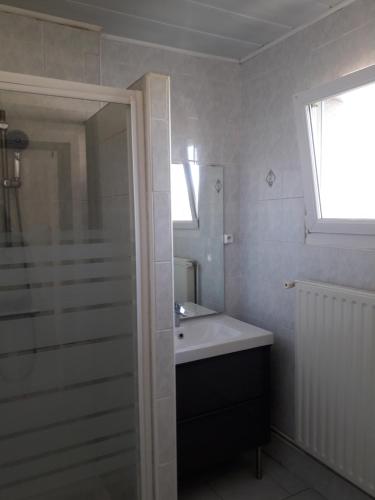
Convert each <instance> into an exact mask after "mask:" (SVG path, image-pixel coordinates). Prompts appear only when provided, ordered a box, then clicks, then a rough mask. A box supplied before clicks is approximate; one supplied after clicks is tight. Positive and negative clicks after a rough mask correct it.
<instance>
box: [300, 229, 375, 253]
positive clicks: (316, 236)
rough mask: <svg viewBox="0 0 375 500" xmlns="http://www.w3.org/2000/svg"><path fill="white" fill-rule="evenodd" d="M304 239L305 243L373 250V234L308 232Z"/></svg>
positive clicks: (374, 244)
mask: <svg viewBox="0 0 375 500" xmlns="http://www.w3.org/2000/svg"><path fill="white" fill-rule="evenodd" d="M305 241H306V244H307V245H316V246H327V247H334V248H347V249H351V250H365V251H375V236H365V235H359V234H327V233H308V234H307V235H306V240H305Z"/></svg>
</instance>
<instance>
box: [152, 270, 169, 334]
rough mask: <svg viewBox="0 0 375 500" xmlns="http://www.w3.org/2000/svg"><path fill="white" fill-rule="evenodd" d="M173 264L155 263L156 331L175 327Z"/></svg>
mask: <svg viewBox="0 0 375 500" xmlns="http://www.w3.org/2000/svg"><path fill="white" fill-rule="evenodd" d="M171 284H172V264H171V263H170V262H156V263H155V289H156V297H155V299H156V306H155V315H156V317H155V324H156V330H169V329H171V328H172V327H173V293H172V287H171Z"/></svg>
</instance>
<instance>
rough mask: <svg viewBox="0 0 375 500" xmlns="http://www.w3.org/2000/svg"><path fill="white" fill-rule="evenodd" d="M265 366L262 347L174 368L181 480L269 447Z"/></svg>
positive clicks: (266, 360) (266, 354) (267, 359)
mask: <svg viewBox="0 0 375 500" xmlns="http://www.w3.org/2000/svg"><path fill="white" fill-rule="evenodd" d="M269 362H270V346H264V347H258V348H254V349H249V350H245V351H239V352H234V353H230V354H225V355H222V356H217V357H212V358H207V359H201V360H198V361H192V362H188V363H184V364H179V365H177V367H176V383H177V446H178V471H179V476H180V477H182V476H185V475H188V474H189V473H193V472H197V471H199V470H202V469H205V468H208V467H210V466H212V465H215V464H218V463H220V462H225V461H229V460H231V459H233V458H234V457H236V456H237V455H238V454H239V453H240V452H242V451H245V450H249V449H251V448H256V447H259V446H262V445H263V444H265V443H267V441H268V440H269V435H270V404H269V386H270V383H269Z"/></svg>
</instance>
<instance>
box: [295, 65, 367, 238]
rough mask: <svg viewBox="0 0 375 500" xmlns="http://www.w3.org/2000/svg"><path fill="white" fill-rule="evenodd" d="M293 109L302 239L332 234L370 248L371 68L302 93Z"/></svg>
mask: <svg viewBox="0 0 375 500" xmlns="http://www.w3.org/2000/svg"><path fill="white" fill-rule="evenodd" d="M295 105H296V108H295V109H296V117H297V126H298V132H299V142H300V150H301V155H302V158H301V159H302V168H303V179H304V190H305V203H306V227H307V241H309V240H310V241H311V242H312V243H314V242H318V241H320V242H322V243H324V241H327V242H328V241H330V242H333V239H332V238H330V239H327V235H337V236H335V238H334V239H335V240H336V243H337V242H339V240H340V239H341V241H342V242H344V243H345V246H353V242H354V246H363V245H364V246H366V247H371V248H374V247H375V127H374V123H375V119H374V117H375V67H371V68H367V69H365V70H362V71H358V72H356V73H352V74H350V75H347V76H345V77H342V78H340V79H339V80H336V81H335V82H331V83H329V84H326V85H324V86H322V87H319V88H317V89H313V90H310V91H307V92H304V93H301V94H299V95H297V96H295ZM319 235H321V236H319ZM354 235H356V236H355V240H356V241H354V238H353V236H354Z"/></svg>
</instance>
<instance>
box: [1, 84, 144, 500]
mask: <svg viewBox="0 0 375 500" xmlns="http://www.w3.org/2000/svg"><path fill="white" fill-rule="evenodd" d="M24 78H25V77H23V78H20V77H19V78H18V83H17V82H15V83H14V82H10V81H5V82H4V79H2V80H1V81H2V83H0V182H1V186H0V277H1V280H0V499H1V500H5V499H6V500H19V499H35V500H47V499H48V500H78V499H85V500H120V499H121V500H136V499H137V500H138V499H139V500H140V499H141V498H142V499H143V498H146V496H147V495H146V493H145V491H146V489H147V487H145V481H146V480H147V478H145V476H144V470H145V466H144V463H145V461H147V457H146V453H147V451H146V450H145V447H144V446H143V445H142V442H143V440H142V433H143V427H142V426H144V425H147V423H146V419H145V417H144V414H143V411H144V407H145V406H146V404H145V399H144V398H145V396H144V390H145V388H144V387H143V386H142V385H141V384H140V383H139V381H140V379H141V378H142V345H141V342H142V333H141V332H142V324H141V321H142V320H143V316H142V314H141V306H142V303H141V302H142V300H141V299H140V297H141V293H142V291H141V289H140V283H141V279H140V274H141V262H140V257H139V256H140V251H139V246H140V244H141V242H140V236H139V234H140V231H139V217H140V215H139V214H140V207H139V200H138V198H139V197H138V191H137V189H138V181H139V179H138V174H137V164H136V162H137V158H138V160H139V154H138V153H139V151H140V146H139V141H138V139H137V137H138V136H137V133H136V132H137V128H138V125H139V124H137V116H139V113H140V109H139V105H140V101H139V96H138V95H137V94H138V93H137V92H126V91H120V90H118V91H115V90H113V89H105V88H104V89H103V90H100V89H99V88H98V87H94V86H88V85H81V84H63V83H61V82H52V81H51V82H48V81H47V80H44V79H37V78H34V79H33V78H30V79H28V81H30V80H31V82H32V84H30V85H25V84H24V81H25V80H24ZM16 80H17V79H16ZM138 130H139V129H138Z"/></svg>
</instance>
